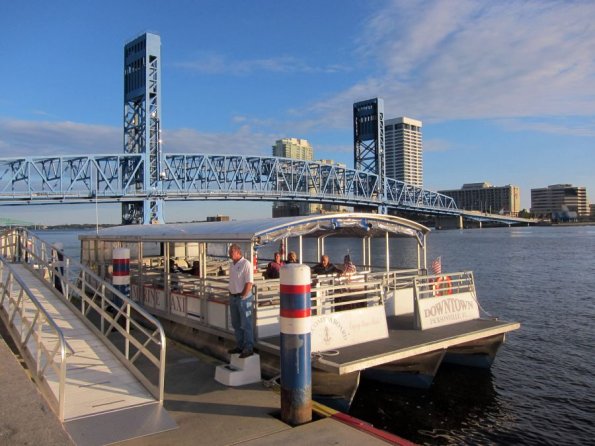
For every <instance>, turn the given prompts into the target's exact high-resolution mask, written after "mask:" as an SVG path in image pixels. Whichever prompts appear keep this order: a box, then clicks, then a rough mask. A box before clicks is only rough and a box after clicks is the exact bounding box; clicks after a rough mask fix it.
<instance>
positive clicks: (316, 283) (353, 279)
mask: <svg viewBox="0 0 595 446" xmlns="http://www.w3.org/2000/svg"><path fill="white" fill-rule="evenodd" d="M279 286H280V285H279V279H267V280H262V281H256V282H255V295H256V302H257V311H258V308H259V307H266V306H270V305H279ZM383 297H384V294H383V280H382V278H380V277H375V276H374V275H373V274H371V273H359V274H358V273H355V274H352V275H349V276H345V275H339V276H338V275H332V274H328V275H317V276H313V278H312V286H311V299H312V309H313V310H315V311H316V312H318V314H321V313H327V312H332V311H341V310H345V309H351V308H356V307H358V306H363V307H369V306H374V305H380V304H382V301H383Z"/></svg>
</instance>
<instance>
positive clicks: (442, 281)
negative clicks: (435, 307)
mask: <svg viewBox="0 0 595 446" xmlns="http://www.w3.org/2000/svg"><path fill="white" fill-rule="evenodd" d="M445 294H452V280H451V279H450V276H440V277H438V278H437V279H436V282H434V296H444V295H445Z"/></svg>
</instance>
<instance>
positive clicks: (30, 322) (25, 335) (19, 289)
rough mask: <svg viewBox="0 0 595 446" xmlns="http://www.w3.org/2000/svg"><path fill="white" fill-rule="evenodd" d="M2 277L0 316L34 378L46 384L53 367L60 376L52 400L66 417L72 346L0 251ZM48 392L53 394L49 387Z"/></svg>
mask: <svg viewBox="0 0 595 446" xmlns="http://www.w3.org/2000/svg"><path fill="white" fill-rule="evenodd" d="M12 246H13V247H14V244H13V245H12ZM4 252H5V251H4ZM0 278H2V280H1V281H0V318H2V322H3V323H4V326H5V327H6V329H7V330H8V332H9V333H10V334H11V336H12V339H13V341H14V342H15V343H16V345H17V348H18V349H19V351H20V353H21V355H22V357H23V358H24V359H25V362H26V363H27V367H28V368H29V370H30V371H31V373H32V374H33V377H34V379H35V381H36V382H38V383H40V384H42V385H44V383H45V382H46V379H45V377H46V376H47V374H48V372H51V371H53V372H54V373H55V374H56V376H57V377H58V383H59V384H58V398H57V399H58V401H57V402H56V401H55V400H53V399H50V403H52V404H54V403H57V404H56V405H57V407H54V409H55V410H56V413H57V414H58V417H59V419H60V421H63V420H64V403H65V401H64V398H65V385H66V361H67V350H68V351H69V352H70V353H72V349H71V348H70V347H69V346H68V344H67V343H66V340H65V339H64V334H63V333H62V330H60V328H59V327H58V326H57V325H56V323H55V322H54V320H53V319H52V317H51V316H50V315H49V314H48V313H47V312H46V311H45V309H44V308H43V306H42V305H41V304H40V303H39V301H38V300H37V299H36V297H35V295H34V294H33V293H32V292H31V290H30V289H29V288H28V287H27V285H26V284H25V283H24V282H23V281H22V280H21V278H20V277H19V276H18V274H15V273H14V270H13V268H12V267H11V265H10V264H9V262H8V261H7V259H6V258H5V257H4V255H0ZM46 393H47V394H48V395H49V394H50V392H49V391H48V392H46Z"/></svg>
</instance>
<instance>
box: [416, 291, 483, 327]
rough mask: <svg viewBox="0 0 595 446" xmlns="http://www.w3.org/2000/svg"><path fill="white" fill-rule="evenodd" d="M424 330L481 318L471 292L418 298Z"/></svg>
mask: <svg viewBox="0 0 595 446" xmlns="http://www.w3.org/2000/svg"><path fill="white" fill-rule="evenodd" d="M416 306H417V308H416V310H417V315H418V322H419V324H420V327H421V329H422V330H425V329H427V328H434V327H442V326H443V325H451V324H456V323H459V322H463V321H470V320H472V319H478V318H479V307H478V305H477V301H476V300H475V298H474V296H473V295H472V294H471V293H460V294H451V295H446V296H436V297H428V298H425V299H416Z"/></svg>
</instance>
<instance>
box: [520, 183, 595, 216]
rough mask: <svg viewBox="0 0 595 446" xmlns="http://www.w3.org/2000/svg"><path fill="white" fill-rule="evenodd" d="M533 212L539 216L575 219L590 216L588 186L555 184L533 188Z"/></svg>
mask: <svg viewBox="0 0 595 446" xmlns="http://www.w3.org/2000/svg"><path fill="white" fill-rule="evenodd" d="M531 212H532V213H533V214H534V215H535V216H536V217H537V218H553V219H555V220H558V219H574V218H577V217H588V216H589V213H590V209H589V205H588V202H587V188H586V187H584V186H573V185H571V184H553V185H550V186H548V187H541V188H537V189H531Z"/></svg>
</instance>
